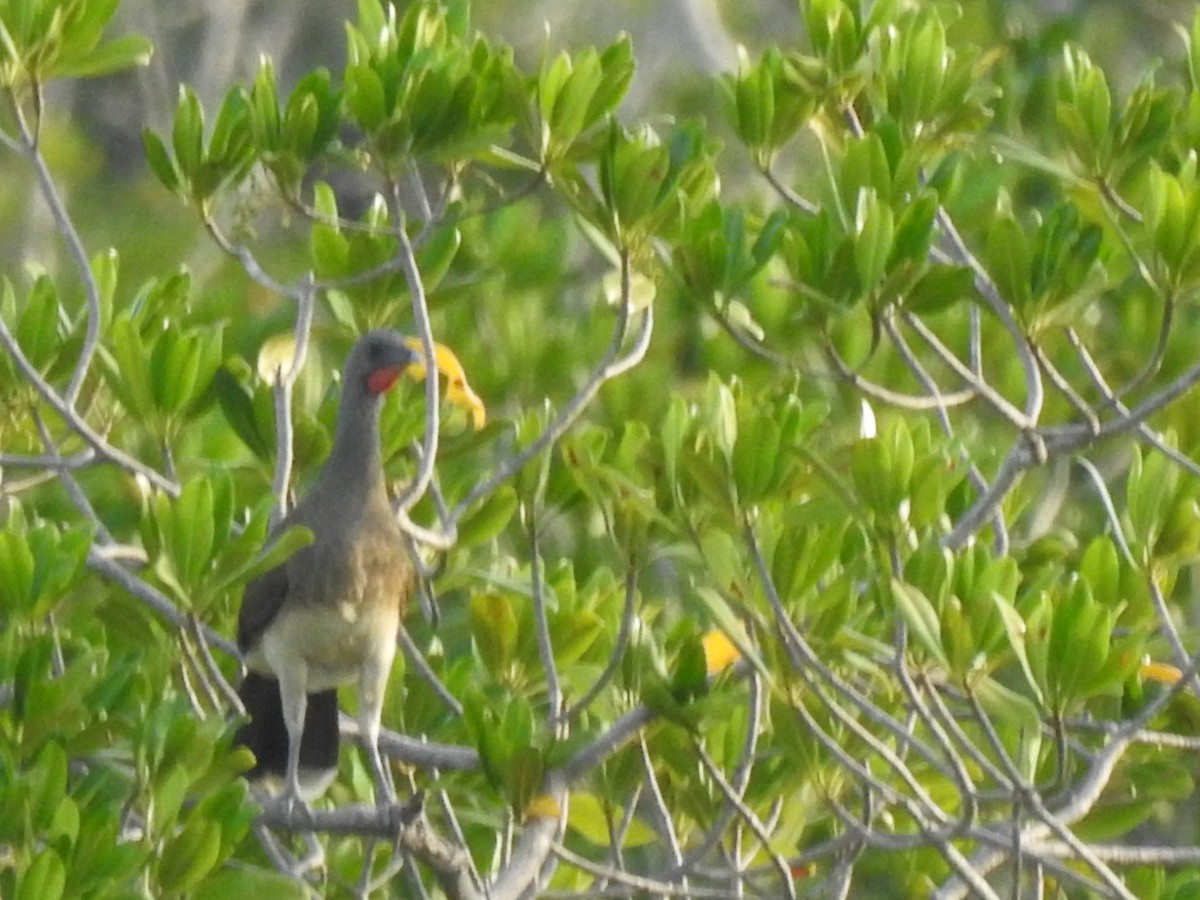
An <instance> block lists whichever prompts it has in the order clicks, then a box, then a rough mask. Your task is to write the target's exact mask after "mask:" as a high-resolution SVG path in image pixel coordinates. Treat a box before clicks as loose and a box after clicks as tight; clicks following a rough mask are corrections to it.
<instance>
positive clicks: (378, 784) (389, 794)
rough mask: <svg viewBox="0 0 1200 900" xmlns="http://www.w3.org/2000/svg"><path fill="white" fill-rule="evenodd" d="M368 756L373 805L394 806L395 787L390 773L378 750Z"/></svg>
mask: <svg viewBox="0 0 1200 900" xmlns="http://www.w3.org/2000/svg"><path fill="white" fill-rule="evenodd" d="M370 757H371V777H372V779H373V780H374V782H375V805H376V806H394V805H395V804H396V788H395V786H394V785H393V783H392V775H391V773H390V772H389V771H388V768H387V766H386V765H385V764H384V762H383V757H382V755H381V754H380V753H379V751H378V750H376V751H375V752H374V753H372V754H370Z"/></svg>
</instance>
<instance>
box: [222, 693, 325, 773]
mask: <svg viewBox="0 0 1200 900" xmlns="http://www.w3.org/2000/svg"><path fill="white" fill-rule="evenodd" d="M238 696H239V697H241V699H242V705H243V706H245V707H246V715H247V716H249V717H250V721H248V722H246V724H244V725H243V726H242V727H241V728H239V729H238V732H237V734H236V735H235V736H234V739H233V740H234V744H235V746H242V747H247V748H249V749H250V751H251V752H253V753H254V757H255V759H256V760H257V761H256V762H255V764H254V768H253V769H251V770H250V771H249V772H247V773H246V777H247V778H249V779H251V780H254V779H258V778H263V777H265V776H269V775H275V776H278V777H279V778H283V777H285V776H286V775H287V753H288V733H287V726H286V725H284V724H283V704H282V703H281V702H280V699H279V682H278V681H277V680H276V679H274V678H270V677H268V676H266V675H259V674H258V673H257V672H247V673H246V678H245V680H244V681H243V682H242V685H241V687H240V688H238ZM337 757H338V705H337V690H336V689H332V688H331V689H330V690H327V691H320V692H319V693H316V694H309V695H308V706H307V708H306V710H305V714H304V736H303V738H302V739H301V741H300V775H301V780H302V781H308V780H309V779H310V778H313V777H316V778H318V779H327V777H328V776H329V775H330V774H331V773H332V772H333V771H334V770H336V769H337Z"/></svg>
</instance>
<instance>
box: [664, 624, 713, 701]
mask: <svg viewBox="0 0 1200 900" xmlns="http://www.w3.org/2000/svg"><path fill="white" fill-rule="evenodd" d="M707 690H708V670H707V665H706V663H705V659H704V646H703V644H701V642H700V637H699V635H697V634H696V633H695V632H689V633H687V634H685V635H684V638H683V642H682V644H681V645H680V647H679V656H678V658H677V659H676V660H675V668H674V671H673V672H672V673H671V696H673V697H674V698H675V701H676V702H677V703H680V704H686V703H690V702H692V701H693V700H695V699H696V698H697V697H701V696H703V695H704V693H705V692H706V691H707Z"/></svg>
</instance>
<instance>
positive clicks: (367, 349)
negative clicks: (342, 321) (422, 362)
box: [342, 329, 417, 404]
mask: <svg viewBox="0 0 1200 900" xmlns="http://www.w3.org/2000/svg"><path fill="white" fill-rule="evenodd" d="M414 362H417V355H416V354H415V353H414V352H413V351H412V350H410V349H409V347H408V345H407V344H405V343H404V337H403V335H401V334H400V333H399V332H396V331H391V330H390V329H379V330H376V331H369V332H367V333H366V334H364V335H363V336H362V337H360V338H359V339H358V341H357V342H355V344H354V346H353V347H351V348H350V354H349V356H347V357H346V365H345V368H344V369H343V370H342V403H343V404H345V403H347V402H359V401H361V400H364V399H369V398H374V397H378V396H379V395H380V394H382V393H384V392H385V391H386V390H388V388H390V387H391V386H392V385H394V384H395V383H396V379H398V378H399V377H400V376H401V375H402V374H403V373H404V370H405V369H406V368H408V367H409V366H410V365H411V364H412V363H414Z"/></svg>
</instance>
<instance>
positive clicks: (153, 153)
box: [142, 128, 180, 193]
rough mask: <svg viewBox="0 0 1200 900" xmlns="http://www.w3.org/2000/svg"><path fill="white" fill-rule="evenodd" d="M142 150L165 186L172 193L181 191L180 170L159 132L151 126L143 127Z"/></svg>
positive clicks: (155, 175)
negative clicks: (156, 132)
mask: <svg viewBox="0 0 1200 900" xmlns="http://www.w3.org/2000/svg"><path fill="white" fill-rule="evenodd" d="M142 150H143V152H144V153H145V154H146V164H147V165H149V166H150V171H151V172H153V173H154V177H155V178H157V179H158V180H159V182H160V183H161V184H162V186H163V187H165V188H166V189H167V190H168V191H171V192H172V193H176V192H178V191H179V186H180V178H179V170H178V169H176V168H175V162H174V160H172V159H171V156H170V154H169V153H167V147H166V145H165V144H164V143H163V142H162V138H160V137H159V136H158V135H157V134H155V133H154V132H153V131H151V130H150V129H149V128H143V129H142Z"/></svg>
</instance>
